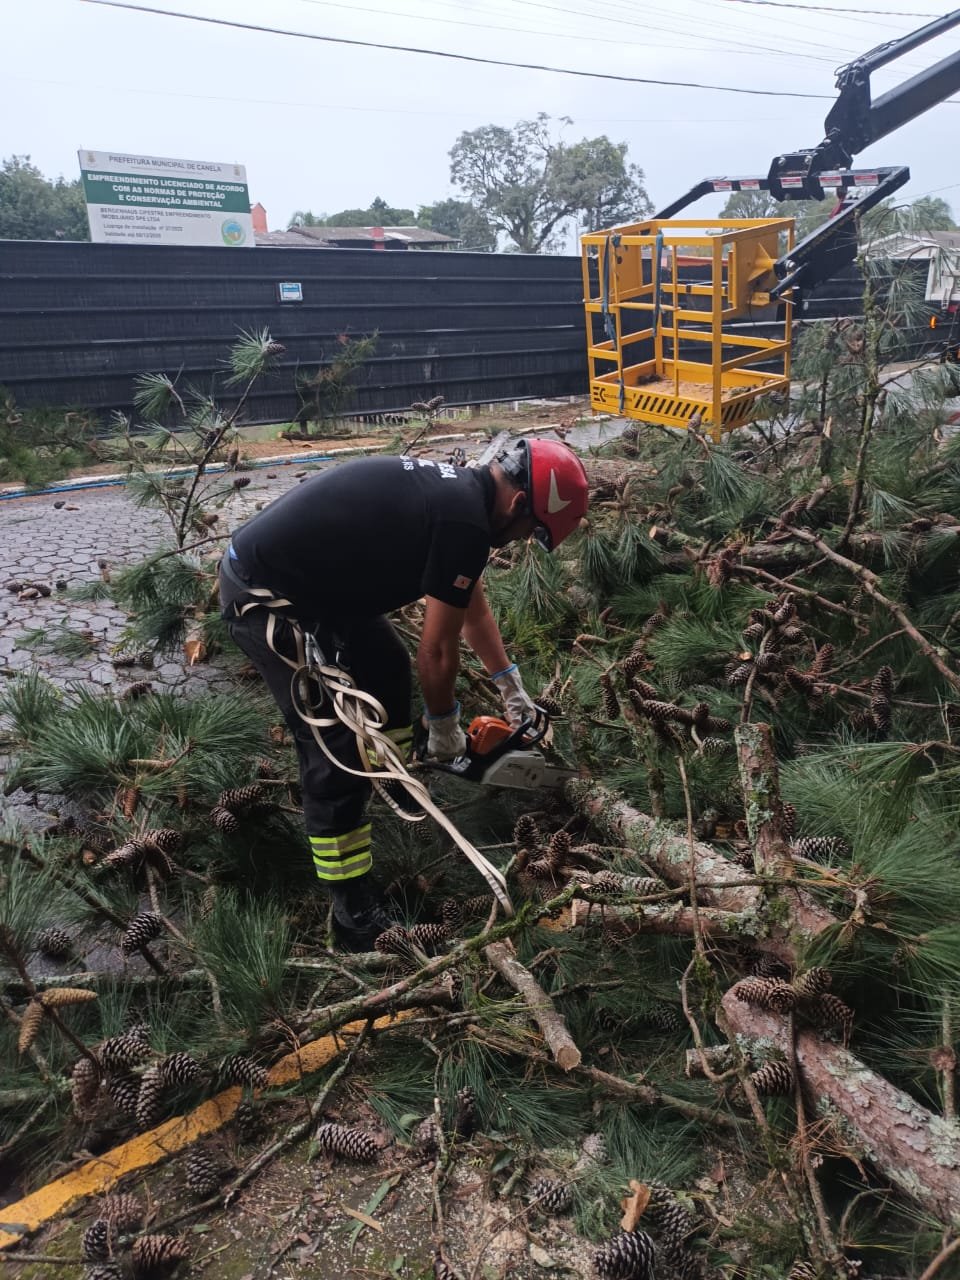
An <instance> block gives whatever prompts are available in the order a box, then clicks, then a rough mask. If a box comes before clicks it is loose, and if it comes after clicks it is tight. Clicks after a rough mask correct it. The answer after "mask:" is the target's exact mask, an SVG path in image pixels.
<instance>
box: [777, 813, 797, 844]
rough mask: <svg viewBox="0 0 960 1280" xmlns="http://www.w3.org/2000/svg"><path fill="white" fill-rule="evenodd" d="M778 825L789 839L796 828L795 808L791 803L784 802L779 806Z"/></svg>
mask: <svg viewBox="0 0 960 1280" xmlns="http://www.w3.org/2000/svg"><path fill="white" fill-rule="evenodd" d="M780 826H781V829H782V831H783V834H784V835H785V836H786V838H787V839H788V840H789V839H790V837H791V836H792V835H793V833H794V832H795V831H796V829H797V810H796V806H795V805H792V804H784V805H782V806H781V808H780Z"/></svg>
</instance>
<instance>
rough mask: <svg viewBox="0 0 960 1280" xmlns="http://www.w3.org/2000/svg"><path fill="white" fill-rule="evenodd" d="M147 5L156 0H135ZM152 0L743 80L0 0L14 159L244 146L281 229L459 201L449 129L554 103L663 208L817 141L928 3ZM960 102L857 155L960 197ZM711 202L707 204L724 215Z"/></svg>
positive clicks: (54, 170)
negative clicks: (638, 80)
mask: <svg viewBox="0 0 960 1280" xmlns="http://www.w3.org/2000/svg"><path fill="white" fill-rule="evenodd" d="M131 3H133V4H135V5H138V6H140V7H143V8H144V9H145V8H147V7H148V0H131ZM152 3H153V4H154V6H155V7H157V8H166V9H169V10H178V11H181V12H190V13H193V14H201V15H205V16H208V17H215V18H221V19H228V20H231V21H235V22H248V23H256V24H260V25H266V26H275V27H284V28H288V29H291V30H296V31H303V32H313V33H318V34H321V35H327V36H342V37H349V38H354V39H361V40H371V41H381V42H384V43H387V44H391V43H392V44H407V45H417V46H420V47H424V48H430V49H439V50H445V51H449V52H455V53H469V54H473V55H475V56H482V57H490V58H501V59H510V60H513V61H526V62H538V63H546V64H550V65H552V66H556V67H568V68H576V69H578V70H585V71H598V72H608V73H615V74H618V75H627V76H642V77H652V78H662V79H668V80H669V79H675V80H687V81H698V82H709V83H710V84H713V85H728V86H732V87H734V88H741V89H746V88H750V89H765V90H778V91H781V92H783V91H787V90H792V91H795V92H800V93H810V94H824V95H825V100H822V101H818V100H815V99H804V98H789V97H773V96H763V97H755V96H747V95H745V94H743V93H729V92H719V91H716V90H706V89H679V88H670V87H658V86H655V85H643V84H618V83H616V82H613V81H603V80H589V79H581V78H577V77H573V76H567V75H555V74H550V73H547V72H543V71H529V70H518V69H514V68H508V67H492V66H480V65H475V64H471V63H469V62H455V61H448V60H446V59H441V58H433V57H427V56H423V55H420V54H413V53H397V52H388V51H385V50H376V49H357V48H350V47H349V46H346V45H337V44H326V43H320V42H317V41H312V40H303V39H294V38H291V37H289V36H280V35H272V34H265V33H262V32H256V31H244V30H235V29H231V28H229V27H226V26H212V25H206V24H202V23H198V22H189V21H184V20H182V19H179V18H175V17H163V16H159V15H156V14H151V13H147V12H143V13H140V12H131V11H129V10H125V9H110V8H103V7H98V6H95V5H93V4H88V3H84V2H83V0H28V2H27V3H19V2H18V0H0V50H2V51H3V74H2V77H0V156H9V155H11V154H29V155H30V156H31V157H32V159H33V161H34V163H35V164H37V165H38V166H39V167H40V169H41V170H43V171H44V172H45V173H46V174H48V175H50V176H53V175H56V174H58V173H62V174H64V175H65V176H67V177H69V178H74V177H76V176H77V175H78V167H77V156H76V152H77V149H78V148H79V147H84V148H91V149H99V150H124V151H129V152H135V153H139V154H144V155H156V156H171V157H182V158H188V159H196V160H216V161H228V162H233V163H235V162H240V163H242V164H245V165H246V167H247V175H248V182H249V186H250V193H251V199H252V200H260V201H261V202H262V203H263V205H264V206H265V207H266V209H267V214H268V218H269V225H270V228H271V229H278V228H282V227H284V226H286V224H287V220H288V218H289V216H290V214H291V213H292V212H293V210H295V209H312V210H313V211H314V212H316V213H332V212H334V211H336V210H338V209H342V208H346V207H350V206H366V205H367V204H368V203H369V202H370V200H371V199H372V198H373V197H374V196H377V195H380V196H383V198H384V199H386V200H387V201H388V202H389V203H391V204H393V205H398V206H407V207H411V208H414V209H416V208H417V206H418V205H421V204H430V203H432V202H433V201H435V200H438V199H443V198H445V197H446V196H449V195H454V194H456V192H455V191H454V189H453V188H452V187H451V185H450V176H449V158H448V154H447V153H448V152H449V150H450V147H451V145H452V144H453V142H454V141H455V139H456V137H457V135H458V134H459V133H460V132H461V131H463V130H466V129H473V128H476V127H478V126H480V125H483V124H489V123H497V124H504V125H510V124H513V123H515V122H516V121H517V120H519V119H522V118H525V117H530V116H533V115H535V114H536V113H537V112H538V111H545V112H547V113H548V114H550V115H551V116H563V115H566V116H570V117H572V118H573V125H572V126H570V127H568V128H567V129H566V130H565V136H566V137H567V138H568V139H569V140H571V141H575V140H578V139H580V138H582V137H585V136H586V137H592V136H595V135H597V134H607V135H608V136H609V137H610V138H612V139H613V140H614V141H617V142H620V141H625V142H627V143H628V144H629V155H630V159H631V160H633V161H635V162H636V163H637V164H639V165H640V166H641V167H642V168H643V169H644V171H645V173H646V180H647V189H648V191H649V193H650V196H651V198H652V199H653V201H654V203H655V204H656V205H658V206H659V205H661V204H665V203H666V202H668V201H669V200H671V199H673V198H674V197H675V196H677V195H678V194H680V193H681V192H682V191H684V190H686V189H687V188H688V187H689V186H691V185H692V184H693V183H694V182H695V181H696V180H698V179H699V178H701V177H704V176H715V175H718V174H724V173H727V174H765V173H766V171H767V168H768V166H769V163H770V160H771V158H772V156H773V155H774V154H775V153H777V152H779V151H782V150H784V149H786V148H790V149H794V148H798V147H804V146H813V145H815V144H816V143H817V142H819V141H820V139H821V137H822V136H823V117H824V115H825V114H826V111H827V109H828V108H829V106H830V103H831V101H832V99H833V97H834V93H835V90H834V72H835V69H836V67H837V66H838V65H839V64H842V63H845V62H848V61H850V60H852V59H853V58H854V57H856V56H857V55H859V54H861V53H864V52H866V51H867V50H868V49H870V48H872V47H873V46H874V45H876V44H879V43H881V42H883V41H887V40H891V39H895V38H896V37H898V36H900V35H904V34H906V33H907V32H909V31H912V30H914V29H915V28H917V27H919V26H922V25H923V24H924V22H925V21H927V20H928V19H929V18H932V17H934V16H936V11H935V9H933V8H928V7H927V3H926V0H920V3H919V4H917V6H916V16H897V14H898V11H903V10H910V11H911V14H912V11H913V10H914V5H915V4H916V0H907V2H906V3H905V0H837V4H838V5H843V6H845V7H846V8H854V7H855V8H857V9H858V12H857V13H855V14H850V13H837V12H830V11H829V10H828V9H825V8H822V7H821V8H818V7H817V6H816V5H813V4H806V3H802V4H801V3H797V4H794V5H793V6H792V7H790V6H785V7H784V6H780V5H776V4H773V3H751V2H747V0H659V3H654V4H648V3H644V0H360V2H359V3H350V0H338V3H334V2H333V0H152ZM958 41H960V26H958V27H955V28H954V30H953V32H952V34H948V35H947V36H944V37H941V38H940V39H938V40H936V41H932V42H931V43H929V44H928V45H926V46H923V47H922V48H921V49H919V50H917V51H915V52H913V53H911V54H908V55H907V56H905V57H904V58H902V59H900V60H899V61H898V62H896V63H894V64H891V66H890V67H887V68H884V69H882V70H881V71H879V72H877V73H875V75H874V77H873V85H874V92H875V94H877V93H880V92H883V91H884V90H886V89H888V88H890V87H891V86H892V85H894V84H896V83H899V82H900V81H901V80H903V79H905V78H907V77H908V76H910V75H913V74H914V73H916V72H917V71H919V70H922V69H923V68H924V67H926V66H930V65H932V63H934V62H935V61H937V60H938V59H940V58H942V57H944V56H946V55H947V54H948V53H950V52H952V51H953V50H954V49H955V48H956V47H957V43H958ZM958 126H960V105H955V104H952V103H946V104H943V105H940V106H938V107H935V108H933V109H932V110H931V111H929V112H927V113H926V114H925V115H924V116H922V117H920V118H919V119H918V120H915V121H914V122H913V123H912V124H908V125H906V126H905V127H904V128H903V129H901V130H899V131H898V132H897V133H895V134H892V135H890V136H889V137H888V138H886V139H884V140H882V141H881V142H879V143H876V144H875V145H874V146H873V147H871V148H870V149H869V150H868V151H865V152H863V153H862V154H861V155H860V156H859V157H858V160H857V163H858V164H859V165H871V164H908V165H909V166H910V169H911V172H912V180H911V183H910V185H909V187H907V188H905V190H904V192H903V193H902V194H901V196H899V197H898V199H910V198H914V197H916V196H919V195H922V194H926V193H928V192H936V193H937V194H939V195H942V196H943V197H944V198H945V199H946V200H948V201H949V202H951V204H952V206H953V208H954V212H955V213H957V212H960V149H958V147H957V144H956V138H957V130H958ZM715 209H716V205H714V206H713V207H710V206H709V205H708V203H707V202H702V203H701V205H700V206H698V211H700V212H702V213H704V214H708V213H712V212H715Z"/></svg>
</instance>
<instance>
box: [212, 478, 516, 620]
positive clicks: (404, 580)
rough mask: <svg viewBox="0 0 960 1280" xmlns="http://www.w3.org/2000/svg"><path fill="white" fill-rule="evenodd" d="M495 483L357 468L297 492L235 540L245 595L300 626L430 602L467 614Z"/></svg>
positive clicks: (483, 557)
mask: <svg viewBox="0 0 960 1280" xmlns="http://www.w3.org/2000/svg"><path fill="white" fill-rule="evenodd" d="M493 499H494V484H493V478H492V477H491V475H490V473H489V471H488V470H487V469H486V468H485V467H481V468H477V469H468V468H465V467H455V466H452V465H451V464H450V463H446V462H430V461H427V460H426V459H421V458H408V457H399V458H384V457H378V458H359V459H357V460H355V461H353V462H346V463H343V464H342V465H341V466H338V467H333V468H331V469H330V470H329V471H324V472H322V473H321V474H320V475H317V476H314V477H313V478H312V479H310V480H306V481H304V482H303V484H300V485H297V487H296V488H295V489H291V490H290V491H289V492H288V493H285V494H283V495H282V497H280V498H277V500H276V501H275V502H272V503H271V504H270V505H269V506H268V507H266V508H265V509H264V510H263V511H261V512H260V513H259V514H258V515H256V516H254V517H253V519H252V520H249V521H248V522H247V523H246V524H245V525H243V527H242V528H240V529H239V530H238V531H237V532H236V533H235V534H234V536H233V546H234V548H235V550H236V554H237V559H238V560H239V563H240V565H241V566H242V568H243V570H245V571H246V573H247V575H248V576H249V578H250V580H251V583H252V585H254V586H258V587H269V588H270V589H271V590H272V591H274V592H275V593H276V594H277V595H284V596H286V597H287V598H288V599H289V600H290V601H291V603H292V604H293V606H294V609H295V611H296V612H297V613H298V614H300V615H303V616H311V617H322V616H325V615H326V616H331V615H332V616H342V617H369V616H372V615H375V614H381V613H389V612H390V610H391V609H398V608H399V607H400V606H401V605H405V604H409V603H410V602H411V601H413V600H419V598H420V597H421V596H435V597H436V598H437V599H438V600H442V601H443V602H444V603H445V604H450V605H454V606H456V607H457V608H459V609H465V608H466V607H467V605H468V604H469V602H470V596H471V593H472V591H473V588H474V586H475V584H476V582H477V579H478V578H479V577H480V575H481V573H482V572H483V570H484V567H485V565H486V563H487V556H488V555H489V552H490V513H491V511H492V509H493Z"/></svg>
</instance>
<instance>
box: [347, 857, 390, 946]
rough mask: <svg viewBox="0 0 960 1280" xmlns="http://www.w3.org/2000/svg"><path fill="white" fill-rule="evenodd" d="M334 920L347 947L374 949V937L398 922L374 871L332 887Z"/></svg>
mask: <svg viewBox="0 0 960 1280" xmlns="http://www.w3.org/2000/svg"><path fill="white" fill-rule="evenodd" d="M331 896H332V898H333V923H334V929H335V931H336V935H337V941H338V942H339V943H340V945H341V946H342V947H343V949H344V950H345V951H371V950H372V949H373V940H374V938H378V937H379V936H380V934H381V933H384V932H385V931H386V930H387V929H390V928H392V927H393V926H394V925H395V924H397V923H398V919H397V917H396V916H394V915H393V914H392V913H391V911H390V909H389V907H388V906H387V901H386V898H385V897H384V895H383V890H382V889H381V888H380V886H379V885H378V884H377V883H376V881H375V880H374V878H373V876H372V874H371V873H370V872H367V874H366V875H362V876H357V877H355V878H354V879H353V880H344V881H343V883H342V884H334V885H333V886H332V887H331Z"/></svg>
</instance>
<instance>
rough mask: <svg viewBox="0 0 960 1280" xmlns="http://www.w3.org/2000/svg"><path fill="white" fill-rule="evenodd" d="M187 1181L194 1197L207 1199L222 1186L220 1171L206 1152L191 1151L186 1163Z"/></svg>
mask: <svg viewBox="0 0 960 1280" xmlns="http://www.w3.org/2000/svg"><path fill="white" fill-rule="evenodd" d="M186 1179H187V1186H188V1187H189V1188H190V1190H191V1191H192V1192H193V1193H194V1195H197V1196H200V1197H201V1198H202V1199H206V1197H207V1196H212V1195H213V1194H214V1192H216V1190H217V1188H218V1187H219V1186H220V1170H219V1168H218V1167H217V1165H216V1164H215V1163H214V1161H213V1160H211V1159H210V1157H209V1156H208V1155H207V1153H206V1152H205V1151H200V1150H195V1151H191V1152H190V1154H189V1155H188V1156H187V1161H186Z"/></svg>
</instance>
